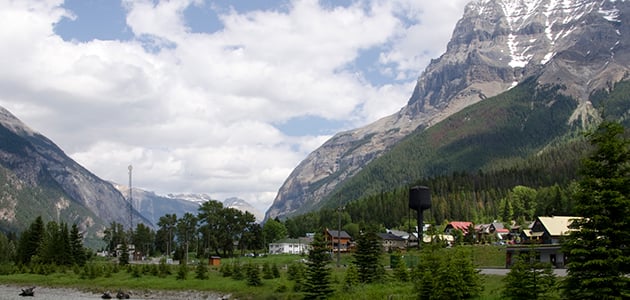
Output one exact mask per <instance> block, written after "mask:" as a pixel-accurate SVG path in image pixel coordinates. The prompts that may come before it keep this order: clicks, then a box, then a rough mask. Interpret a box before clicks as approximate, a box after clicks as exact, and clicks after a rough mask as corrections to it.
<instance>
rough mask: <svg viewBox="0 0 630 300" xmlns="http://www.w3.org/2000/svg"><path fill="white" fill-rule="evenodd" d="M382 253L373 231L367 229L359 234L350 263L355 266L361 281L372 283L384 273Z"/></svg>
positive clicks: (377, 238)
mask: <svg viewBox="0 0 630 300" xmlns="http://www.w3.org/2000/svg"><path fill="white" fill-rule="evenodd" d="M382 254H383V249H382V246H381V241H380V238H379V237H378V235H377V234H376V233H375V232H374V231H367V232H365V233H363V234H362V235H360V236H359V238H358V239H357V248H356V252H354V254H353V258H354V260H353V262H352V263H353V264H355V265H356V266H357V270H358V271H359V280H360V281H361V282H364V283H372V282H375V281H377V280H379V279H381V278H382V275H383V274H384V272H383V271H384V268H383V265H382V264H381V255H382Z"/></svg>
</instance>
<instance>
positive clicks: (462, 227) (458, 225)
mask: <svg viewBox="0 0 630 300" xmlns="http://www.w3.org/2000/svg"><path fill="white" fill-rule="evenodd" d="M472 225H473V223H472V222H462V221H453V222H450V223H448V224H446V227H444V233H445V234H450V235H453V233H455V230H459V231H461V232H462V233H463V234H464V235H466V234H467V233H468V229H469V228H470V226H472Z"/></svg>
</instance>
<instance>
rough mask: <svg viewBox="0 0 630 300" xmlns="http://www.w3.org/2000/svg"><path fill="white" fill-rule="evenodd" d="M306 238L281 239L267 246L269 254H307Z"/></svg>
mask: <svg viewBox="0 0 630 300" xmlns="http://www.w3.org/2000/svg"><path fill="white" fill-rule="evenodd" d="M309 245H310V241H309V239H308V238H299V239H283V240H279V241H277V242H275V243H270V244H269V254H308V249H309V247H310V246H309Z"/></svg>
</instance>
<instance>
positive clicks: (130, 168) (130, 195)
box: [127, 165, 133, 232]
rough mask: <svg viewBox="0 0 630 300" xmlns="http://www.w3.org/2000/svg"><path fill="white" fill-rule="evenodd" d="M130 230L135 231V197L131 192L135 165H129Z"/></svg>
mask: <svg viewBox="0 0 630 300" xmlns="http://www.w3.org/2000/svg"><path fill="white" fill-rule="evenodd" d="M127 169H129V232H133V197H132V194H131V190H132V188H131V171H132V170H133V167H132V166H131V165H129V167H128V168H127Z"/></svg>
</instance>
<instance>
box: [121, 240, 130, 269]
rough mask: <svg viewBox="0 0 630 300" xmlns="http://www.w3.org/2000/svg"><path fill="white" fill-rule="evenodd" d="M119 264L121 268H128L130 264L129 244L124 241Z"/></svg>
mask: <svg viewBox="0 0 630 300" xmlns="http://www.w3.org/2000/svg"><path fill="white" fill-rule="evenodd" d="M118 264H119V265H121V266H126V265H128V264H129V248H127V242H126V241H125V240H123V241H122V244H121V245H120V255H119V256H118Z"/></svg>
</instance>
